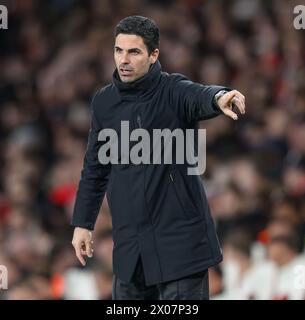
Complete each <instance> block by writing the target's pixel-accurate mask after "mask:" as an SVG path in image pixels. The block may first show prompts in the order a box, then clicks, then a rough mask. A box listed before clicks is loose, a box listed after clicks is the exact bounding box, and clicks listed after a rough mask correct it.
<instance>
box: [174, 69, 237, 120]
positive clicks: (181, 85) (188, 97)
mask: <svg viewBox="0 0 305 320" xmlns="http://www.w3.org/2000/svg"><path fill="white" fill-rule="evenodd" d="M171 89H172V90H171V98H172V101H173V103H174V105H175V107H176V108H177V112H178V113H179V116H180V117H181V118H183V119H184V120H186V121H187V122H193V121H200V120H206V119H210V118H214V117H216V116H218V115H220V114H223V112H222V111H221V109H220V108H219V107H218V106H217V105H216V104H215V103H214V97H215V94H216V93H217V92H219V91H221V90H227V91H231V89H230V88H226V87H222V86H204V85H202V84H199V83H196V82H192V81H190V80H189V79H187V78H186V77H184V76H183V75H180V74H173V85H172V88H171Z"/></svg>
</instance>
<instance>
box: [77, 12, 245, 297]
mask: <svg viewBox="0 0 305 320" xmlns="http://www.w3.org/2000/svg"><path fill="white" fill-rule="evenodd" d="M158 48H159V30H158V27H157V26H156V25H155V23H154V22H153V21H152V20H150V19H148V18H144V17H140V16H131V17H127V18H125V19H123V20H122V21H120V22H119V24H118V25H117V26H116V29H115V47H114V59H115V63H116V70H115V71H114V74H113V82H112V83H111V84H109V85H108V86H106V87H104V88H102V89H100V90H99V91H98V92H97V93H96V94H95V96H94V98H93V100H92V103H91V107H92V122H91V130H90V134H89V138H88V145H87V151H86V155H85V159H84V166H83V170H82V174H81V180H80V183H79V188H78V192H77V198H76V203H75V208H74V213H73V218H72V225H73V226H74V227H75V230H74V236H73V241H72V244H73V246H74V248H75V251H76V255H77V257H78V259H79V260H80V262H81V263H82V264H83V265H85V260H84V256H88V257H91V256H92V252H93V249H92V246H93V242H92V232H91V231H92V230H93V229H94V224H95V221H96V218H97V215H98V212H99V209H100V206H101V201H102V200H103V197H104V195H105V192H106V190H107V200H108V204H109V207H110V211H111V214H112V224H113V242H114V248H113V272H114V277H113V299H208V296H209V294H208V268H209V267H211V266H213V265H215V264H218V263H219V262H221V260H222V253H221V249H220V247H219V242H218V239H217V235H216V232H215V228H214V224H213V221H212V217H211V214H210V209H209V205H208V201H207V198H206V195H205V192H204V189H203V186H202V183H201V179H200V177H199V176H198V175H189V174H188V170H187V169H188V164H187V163H179V164H177V163H173V164H168V163H161V164H156V163H147V162H145V163H138V164H135V163H130V161H129V162H128V161H127V162H126V157H125V156H126V154H123V152H119V154H118V160H119V161H118V162H111V161H109V162H108V163H107V162H104V160H105V157H106V156H105V155H104V156H102V153H101V150H105V149H103V148H104V147H105V145H106V144H108V145H110V146H113V144H114V142H117V143H118V147H120V150H123V149H124V147H125V149H126V141H128V139H129V137H126V136H124V133H123V131H122V123H124V124H128V129H129V130H130V131H132V130H136V129H139V128H141V129H145V130H147V132H149V133H151V132H152V131H153V130H156V129H161V130H163V129H169V130H171V132H173V131H174V130H176V129H179V130H182V132H186V131H187V130H188V129H193V130H195V129H197V126H198V121H199V120H204V119H209V118H213V117H215V116H217V115H220V114H225V115H227V116H229V117H231V118H233V119H234V120H237V114H236V113H235V112H233V110H232V106H236V107H237V108H238V109H239V111H240V112H241V113H244V112H245V98H244V96H243V95H242V94H241V93H240V92H238V91H236V90H231V89H229V88H224V87H220V86H203V85H201V84H198V83H194V82H192V81H190V80H188V79H187V78H186V77H185V76H183V75H181V74H168V73H165V72H162V70H161V65H160V63H159V61H158V56H159V49H158ZM105 129H110V130H112V131H111V132H115V133H116V134H117V141H114V140H111V141H110V143H109V141H106V140H107V139H105V137H103V135H101V134H100V132H102V131H104V130H105ZM126 138H127V140H126ZM130 140H132V139H130ZM129 142H130V144H129ZM134 145H135V143H134V141H128V147H127V149H128V150H127V152H129V150H130V149H131V148H132V146H134ZM153 146H154V145H153ZM166 147H167V146H166V145H165V146H164V147H163V149H162V150H163V151H164V149H166ZM111 151H112V150H111ZM125 151H126V150H125ZM153 151H154V147H149V153H150V152H153ZM175 151H177V150H175V148H173V149H171V152H172V153H173V154H174V153H175ZM128 154H129V153H128ZM124 157H125V158H124ZM127 160H130V159H129V158H128V159H127Z"/></svg>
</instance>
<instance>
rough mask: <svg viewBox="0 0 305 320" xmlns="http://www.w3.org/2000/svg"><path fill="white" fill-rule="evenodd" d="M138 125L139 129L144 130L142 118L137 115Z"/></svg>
mask: <svg viewBox="0 0 305 320" xmlns="http://www.w3.org/2000/svg"><path fill="white" fill-rule="evenodd" d="M137 123H138V126H139V128H142V121H141V116H140V115H139V114H138V115H137Z"/></svg>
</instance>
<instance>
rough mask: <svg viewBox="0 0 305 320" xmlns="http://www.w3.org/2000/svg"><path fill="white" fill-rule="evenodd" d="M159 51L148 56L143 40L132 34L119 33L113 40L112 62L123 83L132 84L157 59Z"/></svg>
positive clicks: (156, 50)
mask: <svg viewBox="0 0 305 320" xmlns="http://www.w3.org/2000/svg"><path fill="white" fill-rule="evenodd" d="M158 55H159V50H158V49H155V51H154V52H152V53H151V55H150V56H149V55H148V51H147V48H146V46H145V44H144V42H143V38H142V37H140V36H137V35H134V34H123V33H120V34H118V35H117V37H116V38H115V45H114V60H115V64H116V67H117V70H118V73H119V76H120V79H121V81H123V82H132V81H135V80H137V79H139V78H141V77H142V76H144V75H145V74H146V73H147V72H148V70H149V67H150V65H151V64H152V63H155V62H156V60H157V59H158Z"/></svg>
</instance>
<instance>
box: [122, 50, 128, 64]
mask: <svg viewBox="0 0 305 320" xmlns="http://www.w3.org/2000/svg"><path fill="white" fill-rule="evenodd" d="M120 62H121V64H128V63H130V60H129V55H128V53H127V52H125V53H122V56H121V61H120Z"/></svg>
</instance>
